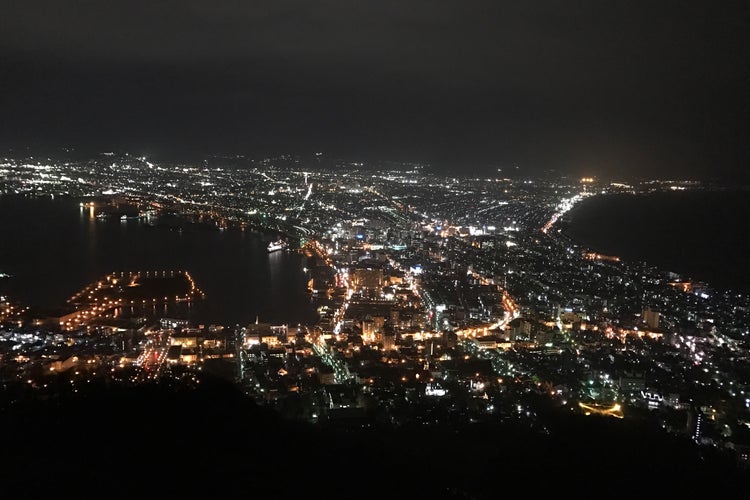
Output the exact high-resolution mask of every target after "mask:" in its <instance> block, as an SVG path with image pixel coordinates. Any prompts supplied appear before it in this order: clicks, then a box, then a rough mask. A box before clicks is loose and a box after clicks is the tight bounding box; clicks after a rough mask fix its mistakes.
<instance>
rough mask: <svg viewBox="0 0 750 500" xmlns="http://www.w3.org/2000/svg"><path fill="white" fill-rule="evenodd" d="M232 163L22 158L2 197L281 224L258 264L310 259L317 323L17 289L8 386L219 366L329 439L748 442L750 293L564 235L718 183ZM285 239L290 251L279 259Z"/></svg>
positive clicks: (139, 295) (174, 301)
mask: <svg viewBox="0 0 750 500" xmlns="http://www.w3.org/2000/svg"><path fill="white" fill-rule="evenodd" d="M235 160H236V162H241V160H239V159H235ZM243 161H244V160H243ZM229 163H230V164H227V163H226V162H225V160H224V159H220V160H216V161H215V164H214V163H211V162H208V163H207V164H203V165H200V166H196V165H183V164H168V163H157V162H152V161H149V160H147V159H145V158H135V157H116V156H110V155H107V156H105V157H103V158H100V159H97V160H95V161H93V164H95V165H97V167H98V168H93V167H92V164H91V163H75V162H67V163H59V164H58V163H54V162H40V161H38V160H34V161H32V160H10V159H6V160H4V161H3V162H0V172H2V173H3V174H4V175H3V177H2V181H1V182H0V189H1V190H2V192H3V193H5V194H9V195H13V196H26V197H32V198H33V197H39V196H48V197H50V196H54V197H68V198H71V199H73V200H76V203H78V200H81V206H80V211H81V219H82V220H85V221H88V222H87V223H91V224H115V225H117V226H118V227H119V225H120V224H124V225H127V224H131V223H132V224H144V225H145V227H148V228H157V227H160V226H159V222H158V216H159V215H160V214H164V213H168V214H170V215H172V216H175V217H179V218H180V220H184V221H190V222H191V223H199V224H205V225H210V226H211V227H213V228H215V229H217V231H216V232H215V233H213V234H222V233H221V231H239V232H246V231H264V232H265V233H264V234H273V236H270V237H269V239H267V240H266V241H264V243H263V246H262V247H259V248H261V251H260V252H259V253H258V255H260V256H261V258H262V259H263V262H268V260H269V259H279V258H281V257H282V256H283V255H288V253H289V252H297V253H298V254H299V257H300V259H302V262H303V265H304V268H303V269H302V272H303V273H304V282H305V286H304V288H305V291H304V292H301V293H305V292H306V293H307V297H309V303H310V305H313V306H314V310H315V311H317V319H316V320H315V321H312V322H309V323H297V322H291V321H283V320H282V321H278V322H268V321H267V320H266V319H265V318H263V317H259V318H257V319H256V320H255V321H251V322H247V323H245V324H229V323H222V322H220V321H219V322H216V324H201V323H195V322H193V321H192V320H190V319H189V318H188V317H186V316H182V315H180V314H176V312H175V311H176V309H175V307H179V306H183V305H188V304H192V303H193V302H195V301H199V300H203V298H204V293H203V291H202V290H201V288H200V287H199V285H198V284H197V283H196V282H195V280H194V279H193V277H192V276H191V275H190V274H189V273H188V272H187V271H182V270H179V271H178V270H150V271H149V270H142V271H125V272H116V273H111V274H109V275H107V276H104V277H103V278H101V279H100V280H98V281H96V282H93V283H91V284H90V285H88V286H87V287H85V288H84V289H83V290H81V291H79V292H78V293H76V294H75V295H74V296H73V297H71V298H70V300H68V302H67V304H66V306H67V307H68V310H67V311H66V313H65V314H60V315H57V316H54V315H47V316H39V317H37V316H33V315H30V313H28V309H27V306H26V305H23V304H16V303H15V302H13V297H4V299H3V302H2V303H1V304H0V306H1V308H0V312H1V313H2V314H3V315H4V316H3V318H4V321H3V327H2V336H1V337H0V339H1V340H2V341H1V342H0V349H2V356H3V358H2V359H3V364H2V367H1V372H2V377H3V380H4V381H5V383H6V384H8V385H9V386H20V387H23V390H22V391H21V390H20V389H19V392H17V394H23V395H24V396H23V397H24V398H26V397H31V396H29V395H39V396H41V397H45V398H48V397H52V396H51V394H52V392H53V390H54V391H58V392H59V391H63V392H71V393H77V391H81V390H83V388H85V387H86V386H89V385H90V384H95V383H98V382H97V381H99V382H101V381H105V382H102V383H106V384H110V387H111V384H115V385H117V386H124V387H139V386H141V385H144V384H145V385H148V384H167V386H168V387H169V388H170V389H169V390H172V389H176V388H180V389H184V388H196V387H199V386H201V384H202V383H205V380H206V379H205V377H206V376H207V374H209V373H210V374H212V375H216V374H219V375H220V377H221V379H222V380H225V381H227V382H228V383H230V384H231V386H232V387H233V388H235V389H237V390H239V391H240V392H241V394H242V395H243V397H246V398H248V399H249V400H251V401H253V402H254V404H256V405H258V406H259V407H262V408H264V409H268V410H269V411H273V412H274V414H277V415H280V416H282V417H283V418H285V419H288V420H292V421H297V422H304V423H305V425H308V424H309V425H313V426H316V428H335V429H340V430H346V429H348V430H355V429H356V430H359V431H361V430H372V429H383V428H388V429H404V428H407V429H411V428H439V429H450V430H451V431H454V430H458V429H466V428H467V426H469V427H468V428H472V427H471V426H483V425H496V424H503V425H510V426H514V427H513V428H515V429H524V432H531V433H533V434H534V435H541V436H546V435H548V434H550V433H554V429H555V427H554V424H553V423H552V422H553V420H552V419H551V415H554V416H555V417H560V416H573V417H577V418H580V419H582V420H583V421H585V422H586V423H587V425H589V424H590V425H591V426H593V427H596V426H598V425H600V424H598V423H597V422H598V421H599V420H602V419H604V420H607V421H611V422H642V421H648V422H652V423H653V424H654V425H655V426H656V427H658V428H659V429H660V430H662V431H664V432H665V433H668V434H669V435H675V436H680V437H682V438H684V439H686V440H688V441H689V442H690V443H691V445H694V446H696V447H699V448H701V449H715V448H717V447H722V449H724V447H725V446H726V445H727V444H728V443H732V445H733V446H737V448H731V450H735V449H737V450H739V449H744V448H741V447H740V440H741V439H742V440H743V441H742V442H744V436H747V434H748V430H749V429H750V387H749V386H748V382H747V377H745V376H744V375H743V374H744V373H747V366H748V361H747V360H748V359H749V358H748V353H749V352H750V351H749V350H748V345H747V339H748V335H750V332H748V324H750V298H749V297H748V296H747V295H746V294H741V293H735V292H732V291H725V290H719V289H715V288H712V287H711V286H710V285H708V284H706V283H703V282H700V281H697V280H692V279H690V278H689V277H684V276H679V275H676V274H675V273H670V272H666V271H664V270H661V269H658V268H656V267H654V266H651V265H648V264H646V263H640V262H629V261H627V260H626V259H622V258H620V257H619V256H615V255H608V254H603V253H597V252H594V251H592V250H590V249H587V248H583V247H582V246H581V245H578V244H576V243H574V242H573V241H571V240H570V239H569V238H568V237H567V236H566V235H565V232H564V231H563V228H564V227H565V225H566V224H567V216H568V213H569V212H570V210H571V209H572V208H573V206H574V205H576V204H577V203H579V202H581V201H582V200H585V199H587V198H589V197H590V196H594V195H595V194H596V195H601V194H644V193H654V192H657V193H658V192H669V191H673V190H674V188H679V190H700V189H702V186H700V185H697V184H695V183H692V182H691V181H684V182H683V181H663V182H659V181H649V182H642V183H638V184H635V183H634V184H632V185H631V184H622V183H604V182H600V181H598V180H596V179H594V178H584V179H571V178H545V179H536V178H526V177H523V178H507V177H501V176H498V177H489V178H459V177H452V176H448V177H446V176H443V175H437V174H433V173H430V172H428V171H426V170H425V169H424V168H423V167H422V165H420V164H390V163H389V164H386V165H372V166H370V168H369V170H367V171H364V170H362V169H361V165H360V164H355V163H347V162H336V163H335V165H334V166H333V167H331V168H324V167H322V166H316V167H307V166H303V164H304V159H298V158H295V157H293V156H281V157H274V158H265V159H262V160H257V161H253V162H249V161H248V162H245V163H242V165H241V166H234V164H233V163H232V162H229ZM373 172H377V173H376V174H374V173H373ZM105 192H106V193H109V194H107V195H102V193H105ZM108 197H115V198H116V201H113V199H110V198H108ZM123 200H127V201H126V202H125V201H123ZM99 206H102V207H103V206H107V207H114V208H109V209H106V210H105V209H102V210H101V211H100V210H99V209H98V208H97V207H99ZM126 209H127V210H129V212H128V213H132V214H133V216H134V217H135V219H127V215H126V214H125V212H123V213H121V211H122V210H126ZM99 213H106V214H108V215H107V216H106V217H104V216H103V217H99V216H98V214H99ZM123 215H126V219H122V216H123ZM113 218H114V219H115V220H114V221H112V220H110V219H113ZM162 229H166V230H167V231H168V233H167V234H171V236H175V234H174V231H178V230H179V228H178V227H177V226H164V227H162ZM148 230H149V231H152V230H157V229H148ZM173 230H174V231H173ZM170 232H171V233H170ZM224 234H226V233H224ZM279 238H281V239H283V241H284V242H285V244H286V247H285V248H284V249H283V251H282V250H280V251H275V252H270V253H269V252H268V250H267V247H266V245H267V243H268V242H269V241H278V240H279ZM287 242H288V243H287ZM290 307H291V306H290ZM18 397H19V398H21V396H18ZM493 435H494V434H493ZM748 443H749V444H750V441H748ZM726 449H727V450H729V449H730V448H726ZM729 453H730V454H732V456H733V457H734V458H736V459H737V460H738V461H739V460H741V457H742V456H744V455H742V454H740V453H734V451H732V452H729Z"/></svg>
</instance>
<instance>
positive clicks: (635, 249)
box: [563, 188, 750, 293]
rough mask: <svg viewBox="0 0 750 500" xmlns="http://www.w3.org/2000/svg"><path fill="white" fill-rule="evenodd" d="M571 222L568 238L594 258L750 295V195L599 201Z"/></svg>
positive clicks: (695, 193)
mask: <svg viewBox="0 0 750 500" xmlns="http://www.w3.org/2000/svg"><path fill="white" fill-rule="evenodd" d="M565 219H567V223H566V224H565V225H564V231H563V232H564V234H566V235H567V236H568V237H570V238H571V239H572V240H573V241H575V242H576V243H578V244H580V245H582V246H584V247H587V248H589V249H591V250H593V251H596V252H599V253H603V254H607V255H615V256H618V257H620V258H621V259H624V260H626V261H640V262H645V263H648V264H651V265H653V266H655V267H657V268H660V269H662V270H664V271H668V272H672V273H675V274H677V275H679V276H680V277H682V278H683V279H692V280H696V281H702V282H705V283H707V284H708V285H709V286H710V287H712V288H714V289H716V290H727V291H734V292H738V293H750V191H749V190H746V189H732V188H725V189H711V190H708V189H706V190H702V189H694V190H684V191H669V192H654V193H648V194H635V195H634V194H604V195H597V196H593V197H590V198H586V199H585V200H583V201H582V202H580V203H578V204H577V205H576V206H575V207H573V209H571V210H570V212H568V214H566V217H565Z"/></svg>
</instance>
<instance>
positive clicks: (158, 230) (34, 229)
mask: <svg viewBox="0 0 750 500" xmlns="http://www.w3.org/2000/svg"><path fill="white" fill-rule="evenodd" d="M81 201H82V200H77V199H73V198H61V197H57V198H52V197H50V196H43V197H26V196H21V195H2V196H0V273H3V274H4V275H8V276H5V277H2V278H0V294H3V295H5V296H7V297H8V299H9V300H12V301H13V302H17V303H19V304H22V305H25V306H29V307H30V308H31V309H32V310H37V311H54V310H60V309H61V308H63V307H64V306H65V302H66V301H67V299H68V298H70V297H71V296H72V295H74V294H75V293H76V292H78V291H79V290H81V289H83V288H84V287H85V286H86V285H87V284H89V283H91V282H93V281H96V280H99V279H101V278H103V277H104V276H106V275H107V274H110V273H113V272H126V273H127V272H137V271H161V270H166V271H169V270H175V271H187V272H189V273H190V274H191V276H192V277H193V279H194V280H195V282H196V285H197V286H198V287H199V288H200V289H201V290H203V292H204V293H205V299H203V300H201V301H200V303H198V304H194V305H193V306H194V308H191V310H190V311H189V317H188V319H189V320H191V321H192V322H194V323H196V324H201V323H202V324H217V325H224V326H235V325H243V326H244V325H247V324H249V323H252V322H255V321H259V322H264V323H271V324H288V325H296V324H302V325H306V324H307V325H309V324H313V323H314V322H315V321H316V320H317V317H318V315H317V312H316V307H315V304H314V303H313V302H312V301H311V298H310V295H309V294H308V293H307V286H306V285H307V280H308V277H307V276H306V273H305V264H306V261H305V257H304V256H303V255H301V254H299V253H297V252H295V251H288V250H282V251H277V252H273V253H268V251H267V244H268V242H269V241H271V240H273V239H276V237H277V236H278V235H274V234H265V233H260V232H257V231H249V230H242V229H226V230H221V229H219V228H217V227H215V226H213V225H209V224H198V223H192V222H190V221H188V220H186V219H184V218H181V217H179V216H176V215H163V216H155V217H153V218H151V219H149V220H145V219H139V218H135V219H127V220H120V219H119V218H110V219H101V218H97V217H94V216H93V214H92V213H91V212H90V210H89V209H88V208H86V207H82V206H80V202H81ZM193 306H191V307H193Z"/></svg>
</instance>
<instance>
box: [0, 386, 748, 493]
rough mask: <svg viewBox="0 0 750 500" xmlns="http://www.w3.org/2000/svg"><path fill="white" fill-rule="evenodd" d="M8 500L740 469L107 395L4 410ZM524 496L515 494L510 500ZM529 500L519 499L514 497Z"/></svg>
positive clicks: (198, 396)
mask: <svg viewBox="0 0 750 500" xmlns="http://www.w3.org/2000/svg"><path fill="white" fill-rule="evenodd" d="M0 424H1V425H2V429H3V431H2V432H3V437H4V439H3V441H4V443H5V444H4V445H3V454H4V457H5V458H4V460H3V462H4V464H5V466H4V467H5V468H4V470H3V474H2V477H3V478H4V479H3V488H4V490H5V491H6V492H9V491H14V492H18V494H19V495H18V496H16V495H13V498H21V497H24V498H38V497H40V496H43V495H49V494H62V495H64V496H68V495H70V496H73V497H77V496H78V497H83V498H85V497H90V496H96V497H98V498H106V497H113V496H114V497H121V496H128V497H130V496H132V495H138V496H144V495H145V496H147V497H154V496H156V495H165V494H166V495H168V498H174V497H176V496H178V495H190V498H199V497H200V496H204V495H210V497H211V498H222V497H243V498H252V497H257V496H259V495H260V496H262V497H265V498H425V499H427V498H469V499H489V498H512V497H515V498H524V497H530V496H531V497H538V496H539V495H540V494H544V495H548V494H550V495H552V494H555V495H562V494H564V495H565V496H566V497H567V496H570V495H573V496H579V497H585V498H601V497H605V496H606V497H615V498H621V497H627V498H637V497H641V496H644V495H645V496H646V497H653V494H654V493H655V492H660V493H661V492H663V493H664V494H670V495H676V494H682V495H684V496H683V498H686V497H688V498H692V497H695V496H697V495H698V494H699V492H712V493H713V494H715V495H719V496H720V494H721V493H722V492H726V493H728V494H729V493H731V492H733V491H734V492H739V491H741V489H739V488H740V485H741V484H743V483H744V484H747V483H746V481H747V479H748V478H747V477H744V476H743V474H744V472H742V471H741V470H739V469H737V468H736V467H734V464H733V463H731V462H725V461H723V459H721V458H720V457H718V456H717V457H708V458H707V457H706V456H705V455H704V456H702V457H701V456H700V455H699V454H698V451H697V449H696V448H694V447H693V446H692V445H691V444H690V443H689V442H685V441H684V440H676V439H674V440H673V439H672V437H671V436H669V435H666V434H663V433H661V432H658V430H648V429H644V428H641V427H639V425H638V424H637V423H630V422H628V421H627V420H616V419H611V418H604V417H601V418H591V417H588V418H587V417H580V416H571V417H570V418H568V417H565V418H558V420H556V421H555V422H554V425H553V426H551V427H550V432H549V433H548V434H545V433H539V432H536V431H531V430H528V429H523V428H517V427H513V426H509V425H506V424H475V425H471V426H468V427H464V428H461V429H448V428H437V427H427V426H421V427H408V428H407V427H402V428H398V429H365V430H351V429H343V428H333V427H330V428H328V427H326V428H321V427H317V426H313V425H311V424H310V425H308V424H302V423H298V422H290V421H286V420H283V419H281V418H280V417H279V416H277V414H275V413H273V412H272V411H271V410H268V409H266V408H263V407H259V406H256V404H255V403H254V402H252V401H251V400H248V399H247V398H245V397H244V396H243V394H242V393H241V392H239V391H238V390H236V388H235V387H234V386H233V385H231V384H230V383H228V382H224V381H222V380H218V379H212V378H205V379H204V380H203V381H202V383H201V384H200V387H199V388H198V389H191V390H185V389H180V388H177V387H169V386H166V385H153V386H139V387H134V388H125V387H100V388H98V389H92V390H90V391H88V392H87V393H85V394H77V395H76V396H75V397H74V398H69V399H67V400H65V401H60V400H57V401H44V402H39V401H36V402H33V403H26V404H23V405H20V406H19V405H16V406H13V407H11V408H8V409H6V411H4V412H3V414H2V419H1V421H0ZM514 492H515V493H514ZM519 492H520V493H519Z"/></svg>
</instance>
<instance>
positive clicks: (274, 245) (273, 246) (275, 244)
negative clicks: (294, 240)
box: [268, 240, 288, 253]
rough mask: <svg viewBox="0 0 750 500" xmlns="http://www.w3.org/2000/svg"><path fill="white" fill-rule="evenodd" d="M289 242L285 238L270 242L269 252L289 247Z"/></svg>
mask: <svg viewBox="0 0 750 500" xmlns="http://www.w3.org/2000/svg"><path fill="white" fill-rule="evenodd" d="M287 245H288V243H287V242H286V241H284V240H276V241H272V242H270V243H269V244H268V253H272V252H276V251H277V250H283V249H285V248H286V247H287Z"/></svg>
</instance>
